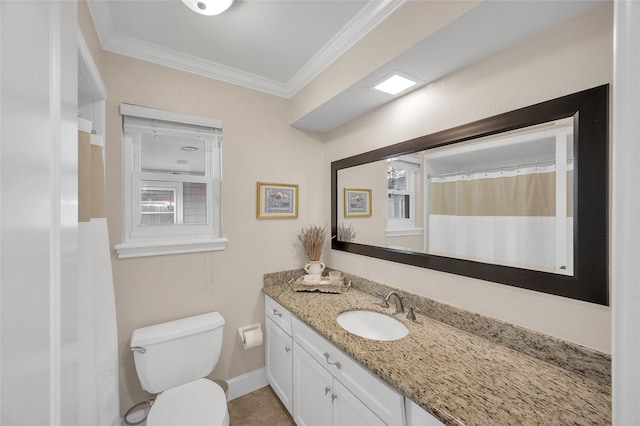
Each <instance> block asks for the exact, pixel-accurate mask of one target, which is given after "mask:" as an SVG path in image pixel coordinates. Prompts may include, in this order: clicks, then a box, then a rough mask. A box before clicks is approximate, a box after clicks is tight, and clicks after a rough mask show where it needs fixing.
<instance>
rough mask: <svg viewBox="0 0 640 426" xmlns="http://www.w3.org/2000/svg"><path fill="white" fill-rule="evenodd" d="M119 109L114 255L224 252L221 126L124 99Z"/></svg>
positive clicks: (218, 123)
mask: <svg viewBox="0 0 640 426" xmlns="http://www.w3.org/2000/svg"><path fill="white" fill-rule="evenodd" d="M120 112H121V114H122V116H123V124H124V136H123V153H124V160H125V161H124V191H123V192H124V194H125V197H124V235H123V243H122V244H118V245H116V247H115V249H116V251H117V253H118V257H120V258H126V257H138V256H153V255H161V254H172V253H190V252H198V251H211V250H224V249H225V248H226V244H227V242H228V240H227V239H226V238H223V237H222V236H221V233H220V176H221V174H220V168H221V159H220V153H221V152H220V151H221V140H222V124H221V123H220V122H219V121H218V120H213V119H208V118H201V117H193V116H186V115H181V114H173V113H168V112H165V111H159V110H155V109H151V108H144V107H139V106H134V105H127V104H122V105H120Z"/></svg>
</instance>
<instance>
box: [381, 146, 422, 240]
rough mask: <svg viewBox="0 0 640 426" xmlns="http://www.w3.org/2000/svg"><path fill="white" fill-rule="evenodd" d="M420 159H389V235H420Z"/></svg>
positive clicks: (387, 232)
mask: <svg viewBox="0 0 640 426" xmlns="http://www.w3.org/2000/svg"><path fill="white" fill-rule="evenodd" d="M419 175H420V163H419V160H418V159H413V158H408V157H407V158H403V159H390V160H387V201H388V216H387V231H386V235H387V236H388V237H393V236H404V235H419V234H420V233H421V232H422V228H417V227H416V201H417V199H416V191H417V188H418V186H419Z"/></svg>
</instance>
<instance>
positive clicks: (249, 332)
mask: <svg viewBox="0 0 640 426" xmlns="http://www.w3.org/2000/svg"><path fill="white" fill-rule="evenodd" d="M262 336H263V335H262V324H261V323H259V322H258V323H255V324H251V325H247V326H245V327H240V328H238V332H237V334H236V340H237V342H238V346H242V347H243V348H244V349H251V348H254V347H256V346H260V345H262Z"/></svg>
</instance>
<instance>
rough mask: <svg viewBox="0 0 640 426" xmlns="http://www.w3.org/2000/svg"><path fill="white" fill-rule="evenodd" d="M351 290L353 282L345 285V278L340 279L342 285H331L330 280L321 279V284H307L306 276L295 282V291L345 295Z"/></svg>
mask: <svg viewBox="0 0 640 426" xmlns="http://www.w3.org/2000/svg"><path fill="white" fill-rule="evenodd" d="M350 288H351V281H349V283H348V284H345V283H344V278H340V284H329V278H326V279H324V278H323V279H321V280H320V281H319V282H315V283H312V282H306V281H305V280H304V276H302V277H300V278H298V279H297V280H295V281H294V282H293V290H294V291H319V292H321V293H344V292H346V291H347V290H349V289H350Z"/></svg>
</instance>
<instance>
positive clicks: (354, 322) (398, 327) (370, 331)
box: [337, 311, 409, 341]
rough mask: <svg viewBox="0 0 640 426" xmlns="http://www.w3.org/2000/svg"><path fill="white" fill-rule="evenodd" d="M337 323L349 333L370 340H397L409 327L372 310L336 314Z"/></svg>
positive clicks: (406, 332)
mask: <svg viewBox="0 0 640 426" xmlns="http://www.w3.org/2000/svg"><path fill="white" fill-rule="evenodd" d="M337 320H338V324H340V327H342V328H344V329H345V330H347V331H348V332H350V333H353V334H356V335H358V336H360V337H364V338H367V339H372V340H384V341H391V340H398V339H402V338H403V337H404V336H406V335H407V334H409V329H408V328H407V327H406V326H405V325H404V324H403V323H401V322H400V321H398V320H397V319H395V318H392V317H390V316H388V315H385V314H381V313H378V312H372V311H349V312H343V313H341V314H340V315H338V318H337Z"/></svg>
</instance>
